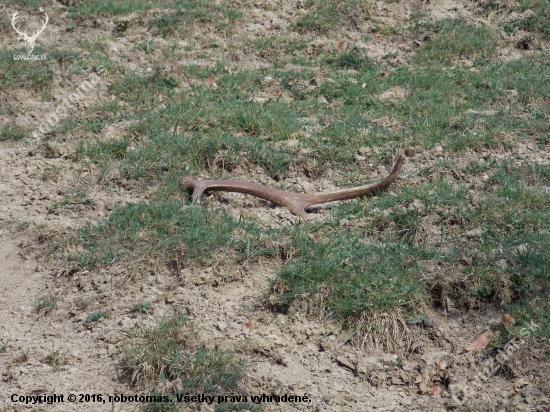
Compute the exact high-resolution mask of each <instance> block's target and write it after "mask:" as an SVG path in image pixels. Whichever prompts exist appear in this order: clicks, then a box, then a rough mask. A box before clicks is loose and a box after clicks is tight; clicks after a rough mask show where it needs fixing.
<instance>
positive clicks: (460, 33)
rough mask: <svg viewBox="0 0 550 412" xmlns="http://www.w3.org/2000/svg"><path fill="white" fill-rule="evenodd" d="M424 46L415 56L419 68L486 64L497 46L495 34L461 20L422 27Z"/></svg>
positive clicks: (498, 41)
mask: <svg viewBox="0 0 550 412" xmlns="http://www.w3.org/2000/svg"><path fill="white" fill-rule="evenodd" d="M420 32H424V39H425V43H424V45H423V46H422V47H421V48H420V50H419V51H418V53H417V54H416V56H415V62H416V63H417V64H421V65H441V64H445V65H448V64H451V63H454V64H456V62H457V60H459V59H463V58H467V59H469V60H474V61H478V60H481V61H483V60H487V59H489V58H490V57H492V56H493V54H494V53H495V51H496V48H497V46H498V45H499V43H500V38H499V36H498V34H497V33H496V32H494V31H492V30H491V29H490V28H488V27H485V26H480V27H476V26H474V25H472V24H469V23H467V22H466V21H465V20H463V19H446V20H439V21H437V22H434V23H430V24H427V25H425V26H422V30H420Z"/></svg>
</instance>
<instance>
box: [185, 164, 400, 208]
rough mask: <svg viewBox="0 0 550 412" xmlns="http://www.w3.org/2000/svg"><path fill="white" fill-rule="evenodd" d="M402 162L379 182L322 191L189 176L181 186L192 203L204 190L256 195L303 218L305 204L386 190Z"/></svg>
mask: <svg viewBox="0 0 550 412" xmlns="http://www.w3.org/2000/svg"><path fill="white" fill-rule="evenodd" d="M404 162H405V156H404V155H401V156H399V158H398V159H397V162H396V163H395V166H394V167H393V170H392V172H391V173H390V174H389V175H388V176H387V177H386V178H384V179H382V180H380V181H379V182H376V183H372V184H370V185H365V186H358V187H350V188H348V189H340V190H334V191H332V192H325V193H311V194H307V193H291V192H285V191H283V190H279V189H275V188H273V187H269V186H264V185H261V184H259V183H253V182H242V181H234V180H195V179H192V178H191V177H186V178H184V179H183V188H184V189H185V190H187V191H193V199H192V202H193V203H198V202H199V201H200V198H201V196H202V194H203V193H204V191H206V190H210V189H217V190H224V191H226V192H238V193H245V194H249V195H253V196H257V197H260V198H262V199H265V200H269V201H270V202H273V203H275V204H277V205H279V206H283V207H286V208H287V209H288V210H290V212H291V213H292V214H293V215H298V216H302V217H307V216H308V213H307V212H306V211H305V209H306V208H307V207H309V206H312V205H316V204H319V203H327V202H334V201H336V200H346V199H353V198H355V197H360V196H365V195H367V194H369V193H372V192H375V191H378V190H385V189H387V188H388V187H389V186H390V185H391V184H392V183H393V182H394V181H395V179H397V176H399V173H401V168H402V167H403V163H404Z"/></svg>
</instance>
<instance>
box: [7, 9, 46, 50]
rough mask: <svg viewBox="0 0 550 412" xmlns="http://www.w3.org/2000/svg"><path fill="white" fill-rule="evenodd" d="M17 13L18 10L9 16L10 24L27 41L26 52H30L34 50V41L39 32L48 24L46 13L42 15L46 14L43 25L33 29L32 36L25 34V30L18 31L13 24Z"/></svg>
mask: <svg viewBox="0 0 550 412" xmlns="http://www.w3.org/2000/svg"><path fill="white" fill-rule="evenodd" d="M18 14H19V12H17V11H16V12H15V13H14V14H13V17H12V18H11V26H12V27H13V29H14V30H15V31H16V32H17V33H19V34H20V35H21V36H23V40H25V43H27V54H31V53H32V51H33V50H34V43H35V42H36V39H37V38H38V36H39V35H40V33H42V32H43V31H44V29H45V28H46V24H48V15H47V14H46V13H44V16H46V19H45V21H44V25H43V26H42V28H41V29H40V30H35V31H34V32H33V33H32V36H29V35H28V34H27V30H25V32H24V33H22V32H20V31H19V29H18V28H17V26H16V25H15V21H16V20H17V17H18Z"/></svg>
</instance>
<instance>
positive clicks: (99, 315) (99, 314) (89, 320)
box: [86, 312, 109, 323]
mask: <svg viewBox="0 0 550 412" xmlns="http://www.w3.org/2000/svg"><path fill="white" fill-rule="evenodd" d="M107 316H109V314H108V313H107V312H93V313H90V314H89V315H88V316H87V317H86V323H94V322H97V321H98V320H100V319H102V318H105V317H107Z"/></svg>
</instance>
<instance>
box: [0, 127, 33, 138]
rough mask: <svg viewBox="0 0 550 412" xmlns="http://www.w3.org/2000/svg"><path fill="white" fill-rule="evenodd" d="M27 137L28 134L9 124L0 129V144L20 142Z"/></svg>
mask: <svg viewBox="0 0 550 412" xmlns="http://www.w3.org/2000/svg"><path fill="white" fill-rule="evenodd" d="M26 136H27V132H26V131H25V130H23V129H22V128H21V127H19V126H17V125H11V124H7V125H5V126H2V128H0V142H2V141H5V140H14V141H19V140H23V139H24V138H25V137H26Z"/></svg>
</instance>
